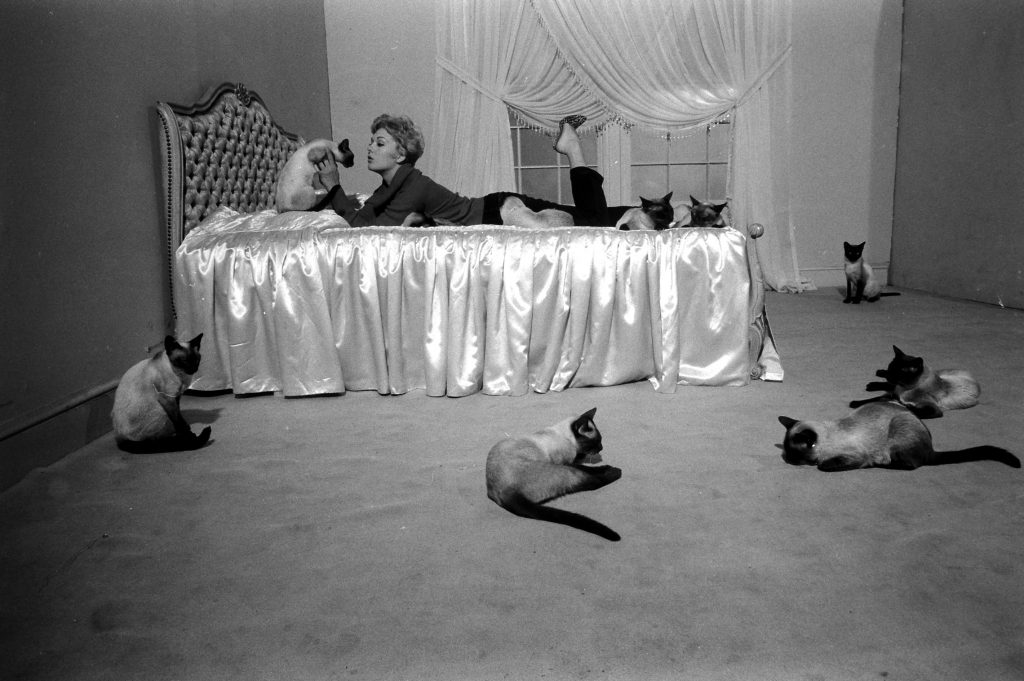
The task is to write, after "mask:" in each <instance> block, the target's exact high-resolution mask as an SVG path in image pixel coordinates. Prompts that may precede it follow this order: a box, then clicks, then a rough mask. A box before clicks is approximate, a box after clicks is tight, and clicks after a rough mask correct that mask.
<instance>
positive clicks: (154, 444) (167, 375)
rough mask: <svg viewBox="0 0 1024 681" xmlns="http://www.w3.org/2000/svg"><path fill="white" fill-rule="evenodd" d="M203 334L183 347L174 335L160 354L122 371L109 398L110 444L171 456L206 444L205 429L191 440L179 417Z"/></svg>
mask: <svg viewBox="0 0 1024 681" xmlns="http://www.w3.org/2000/svg"><path fill="white" fill-rule="evenodd" d="M202 339H203V334H199V335H198V336H196V337H195V338H193V339H192V340H190V341H188V343H179V342H178V341H177V340H175V339H174V337H173V336H167V337H166V338H165V339H164V349H163V351H162V352H158V353H157V354H156V355H154V356H153V357H152V358H151V359H144V360H142V361H141V362H139V363H138V364H136V365H134V366H133V367H132V368H130V369H128V371H126V372H125V374H124V376H123V377H122V378H121V382H120V383H118V385H117V391H116V392H115V393H114V409H113V411H111V413H110V418H111V420H112V421H113V424H114V439H115V440H116V442H117V444H118V446H119V447H120V448H121V449H124V450H125V451H129V452H174V451H182V450H188V449H199V448H200V447H202V446H203V445H205V444H206V442H207V440H209V439H210V427H209V426H207V427H205V428H203V430H202V432H201V433H199V435H195V434H194V433H193V432H192V429H191V428H190V427H189V425H188V423H187V422H186V421H185V417H184V416H182V415H181V407H180V402H181V394H182V393H183V392H185V388H187V387H188V385H187V384H188V378H187V377H188V376H191V375H192V374H194V373H196V371H198V370H199V360H200V358H201V355H200V354H199V344H200V342H201V341H202Z"/></svg>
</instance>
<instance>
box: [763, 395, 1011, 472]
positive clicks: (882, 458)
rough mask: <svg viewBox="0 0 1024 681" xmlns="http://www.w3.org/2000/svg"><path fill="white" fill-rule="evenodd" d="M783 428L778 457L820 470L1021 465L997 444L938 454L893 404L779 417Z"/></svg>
mask: <svg viewBox="0 0 1024 681" xmlns="http://www.w3.org/2000/svg"><path fill="white" fill-rule="evenodd" d="M779 423H781V424H782V425H783V426H784V427H785V428H786V437H785V440H784V441H783V444H782V450H783V454H782V458H783V459H784V460H785V461H786V463H789V464H793V465H795V466H817V467H818V470H821V471H845V470H851V469H854V468H870V467H872V466H877V467H881V468H897V469H902V470H913V469H915V468H918V467H920V466H938V465H942V464H950V463H964V462H967V461H986V460H990V461H998V462H1000V463H1004V464H1006V465H1007V466H1011V467H1013V468H1020V459H1018V458H1017V457H1016V456H1014V455H1013V454H1011V453H1010V452H1008V451H1006V450H1005V449H1002V448H1000V447H993V446H991V445H982V446H980V447H970V448H968V449H961V450H957V451H948V452H937V451H935V449H934V448H933V447H932V436H931V432H929V430H928V427H927V426H925V425H924V423H923V422H922V421H921V420H920V419H919V418H917V417H916V416H914V414H913V413H911V412H910V410H909V409H907V408H906V407H904V406H903V405H901V404H896V403H895V402H874V403H871V404H866V405H864V406H863V407H860V408H858V409H856V410H854V412H853V413H851V414H850V415H849V416H846V417H845V418H841V419H839V420H838V421H798V420H796V419H792V418H789V417H787V416H780V417H779Z"/></svg>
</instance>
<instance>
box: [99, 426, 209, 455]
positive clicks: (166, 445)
mask: <svg viewBox="0 0 1024 681" xmlns="http://www.w3.org/2000/svg"><path fill="white" fill-rule="evenodd" d="M210 432H211V429H210V426H206V427H205V428H203V430H202V432H200V433H199V435H193V436H191V437H184V436H180V435H175V436H173V437H162V438H156V439H153V440H126V439H123V438H115V441H116V443H117V446H118V447H119V448H120V449H121V450H122V451H125V452H128V453H130V454H164V453H167V452H187V451H190V450H193V449H199V448H200V447H202V446H203V445H205V444H206V443H207V441H208V440H209V439H210Z"/></svg>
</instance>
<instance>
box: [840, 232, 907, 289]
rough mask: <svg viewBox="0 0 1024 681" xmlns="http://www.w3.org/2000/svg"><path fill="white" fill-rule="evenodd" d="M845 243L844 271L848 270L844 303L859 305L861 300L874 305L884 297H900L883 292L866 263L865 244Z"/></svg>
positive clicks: (873, 272)
mask: <svg viewBox="0 0 1024 681" xmlns="http://www.w3.org/2000/svg"><path fill="white" fill-rule="evenodd" d="M866 243H867V242H866V241H862V242H860V243H859V244H851V243H848V242H846V241H844V242H843V257H844V260H845V262H844V264H843V269H845V270H846V298H844V299H843V302H844V303H854V304H859V303H860V301H861V300H866V301H868V302H869V303H873V302H875V301H876V300H878V299H879V298H881V297H882V296H898V295H899V293H897V292H895V291H882V284H881V282H879V281H878V278H877V277H876V276H875V271H874V270H873V269H871V265H869V264H867V262H865V261H864V244H866Z"/></svg>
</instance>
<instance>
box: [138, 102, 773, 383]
mask: <svg viewBox="0 0 1024 681" xmlns="http://www.w3.org/2000/svg"><path fill="white" fill-rule="evenodd" d="M156 109H157V113H158V116H159V120H160V126H159V130H160V133H159V134H160V142H161V144H160V148H161V152H162V154H163V159H162V160H163V164H162V170H163V184H162V191H163V193H164V199H165V208H166V213H165V222H166V224H165V229H166V236H167V246H168V275H169V280H170V283H169V285H170V288H171V299H172V312H173V314H174V321H175V330H176V333H177V335H178V336H179V337H183V338H185V337H187V338H191V337H193V336H194V335H196V334H198V333H203V334H204V335H203V346H202V347H203V359H202V363H201V365H200V368H199V371H198V372H197V373H196V375H195V376H194V377H193V379H194V380H193V382H192V384H191V389H192V390H197V391H223V390H230V391H233V392H234V393H236V394H239V395H245V394H255V393H277V394H281V395H284V396H286V397H298V396H309V395H323V394H342V393H345V392H346V391H348V390H375V391H377V392H379V393H381V394H402V393H405V392H408V391H411V390H424V391H426V393H427V394H429V395H436V396H443V395H447V396H451V397H457V396H463V395H469V394H472V393H476V392H483V393H485V394H489V395H521V394H525V393H528V392H530V391H534V392H546V391H551V390H555V391H557V390H564V389H566V388H574V387H582V386H607V385H615V384H621V383H628V382H634V381H643V380H646V381H649V382H650V384H651V385H652V386H653V388H654V389H655V390H658V391H661V392H675V391H676V390H677V386H680V385H706V386H742V385H746V384H748V383H749V382H750V381H751V380H752V379H761V380H782V366H781V362H780V360H779V357H778V353H777V351H776V348H775V343H774V339H773V337H772V335H771V330H770V327H769V325H768V318H767V314H766V312H765V309H764V296H763V287H762V286H761V284H760V277H759V272H758V270H757V266H756V262H755V261H753V260H752V259H750V258H749V257H748V251H747V239H748V235H747V234H746V233H745V232H741V231H740V230H737V229H733V228H731V227H726V228H708V229H689V228H684V229H671V230H665V231H661V232H654V231H650V232H647V231H644V232H641V231H632V232H627V231H619V230H616V229H614V228H607V227H587V226H574V227H552V228H545V229H523V228H519V227H517V226H514V225H474V226H467V227H455V226H442V227H361V228H352V227H350V226H349V225H348V224H347V223H346V222H345V220H344V219H343V218H341V217H340V216H338V215H336V214H334V213H333V212H332V211H330V210H329V209H328V210H325V211H320V212H285V213H280V214H279V213H278V212H277V211H276V210H275V207H274V183H275V180H276V177H277V173H278V172H279V171H280V170H281V168H282V167H283V165H284V163H285V161H286V160H287V158H288V155H289V154H290V153H291V152H292V151H294V150H295V149H296V148H297V147H299V146H301V145H302V144H303V143H304V139H303V138H302V137H301V136H299V135H296V134H293V133H290V132H288V131H286V130H285V129H284V128H283V127H281V126H280V125H279V124H278V123H277V122H275V121H274V120H273V118H272V116H271V115H270V112H269V111H268V110H267V107H266V105H265V104H264V102H263V100H262V99H261V98H260V96H259V95H258V94H257V93H256V92H254V91H252V90H249V89H247V88H246V87H245V86H244V85H242V84H232V83H225V84H223V85H221V86H219V87H217V88H214V89H213V90H212V91H210V92H209V93H208V94H207V95H206V96H204V97H203V98H202V99H201V100H200V101H198V102H196V103H194V104H191V105H179V104H171V103H167V102H158V103H157V106H156ZM349 172H352V171H349ZM752 282H753V285H752Z"/></svg>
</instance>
